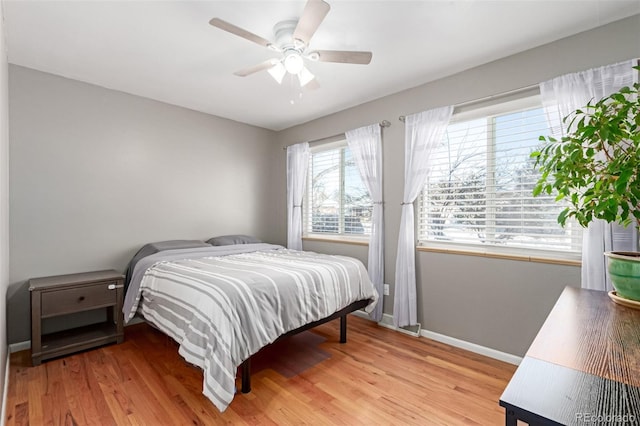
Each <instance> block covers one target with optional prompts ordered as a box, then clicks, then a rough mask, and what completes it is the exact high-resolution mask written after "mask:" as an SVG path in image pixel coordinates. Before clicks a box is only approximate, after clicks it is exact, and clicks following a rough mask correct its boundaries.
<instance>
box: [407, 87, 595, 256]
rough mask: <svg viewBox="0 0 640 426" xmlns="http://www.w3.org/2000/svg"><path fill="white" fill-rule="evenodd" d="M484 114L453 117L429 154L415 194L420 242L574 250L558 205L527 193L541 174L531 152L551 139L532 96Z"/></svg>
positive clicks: (573, 228) (577, 240) (573, 232)
mask: <svg viewBox="0 0 640 426" xmlns="http://www.w3.org/2000/svg"><path fill="white" fill-rule="evenodd" d="M516 105H517V108H516ZM487 110H490V111H489V113H488V112H487V111H486V110H485V111H484V112H483V111H480V113H476V114H469V113H467V114H466V117H460V116H456V115H454V117H453V119H452V122H451V123H450V124H449V126H448V128H447V131H446V134H445V136H444V137H443V139H442V141H441V142H440V144H439V146H438V147H437V148H436V150H435V151H434V153H433V155H432V157H431V171H430V174H429V177H428V180H427V182H426V184H425V186H424V188H423V190H422V193H421V196H420V209H419V210H420V213H419V240H420V242H421V243H426V242H434V241H437V242H450V243H460V244H467V245H481V246H485V247H506V248H522V249H539V250H545V251H554V252H566V253H572V254H577V253H580V249H581V240H582V228H581V227H580V226H579V225H577V224H576V223H569V224H567V226H566V227H565V228H562V227H561V226H560V225H559V224H558V222H557V216H558V213H560V211H561V210H562V209H563V208H564V207H565V204H564V202H556V201H555V196H538V197H535V198H534V197H533V196H532V190H533V187H534V186H535V183H536V182H537V180H538V178H539V176H540V173H539V172H538V171H537V170H535V169H534V164H535V160H533V159H531V158H530V157H529V155H530V154H531V152H533V151H535V150H537V149H538V148H539V146H540V144H541V143H543V142H541V141H540V140H539V136H540V135H548V134H549V130H548V125H547V121H546V118H545V114H544V111H543V109H542V106H541V105H540V101H539V100H538V97H535V98H531V99H527V100H524V101H523V100H519V101H518V102H515V103H514V102H508V103H505V104H504V105H493V106H492V107H491V108H488V109H487ZM470 115H471V116H472V117H469V116H470ZM478 115H479V116H478Z"/></svg>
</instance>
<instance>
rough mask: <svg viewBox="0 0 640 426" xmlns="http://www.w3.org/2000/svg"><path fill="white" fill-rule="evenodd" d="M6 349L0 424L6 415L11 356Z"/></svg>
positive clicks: (1, 424) (0, 424) (2, 423)
mask: <svg viewBox="0 0 640 426" xmlns="http://www.w3.org/2000/svg"><path fill="white" fill-rule="evenodd" d="M9 354H10V353H9V351H7V365H6V367H5V369H4V389H3V390H2V418H0V426H4V425H5V418H6V417H7V392H9V366H10V365H11V356H10V355H9Z"/></svg>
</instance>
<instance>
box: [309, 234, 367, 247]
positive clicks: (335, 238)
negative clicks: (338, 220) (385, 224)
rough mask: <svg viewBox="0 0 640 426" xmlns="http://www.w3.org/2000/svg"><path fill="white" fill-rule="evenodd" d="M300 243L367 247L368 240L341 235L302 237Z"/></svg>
mask: <svg viewBox="0 0 640 426" xmlns="http://www.w3.org/2000/svg"><path fill="white" fill-rule="evenodd" d="M302 241H318V242H323V243H340V244H353V245H357V246H368V245H369V239H368V238H354V237H345V236H342V235H304V236H303V237H302Z"/></svg>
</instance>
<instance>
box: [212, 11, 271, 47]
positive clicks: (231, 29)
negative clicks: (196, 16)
mask: <svg viewBox="0 0 640 426" xmlns="http://www.w3.org/2000/svg"><path fill="white" fill-rule="evenodd" d="M209 24H211V25H213V26H214V27H217V28H220V29H221V30H224V31H226V32H228V33H231V34H235V35H237V36H239V37H242V38H244V39H247V40H249V41H252V42H254V43H256V44H259V45H260V46H264V47H269V46H271V44H272V43H271V42H270V41H269V40H267V39H265V38H262V37H260V36H259V35H255V34H254V33H252V32H249V31H247V30H245V29H242V28H240V27H236V26H235V25H233V24H230V23H229V22H227V21H223V20H222V19H220V18H213V19H212V20H210V21H209Z"/></svg>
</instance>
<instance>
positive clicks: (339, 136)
mask: <svg viewBox="0 0 640 426" xmlns="http://www.w3.org/2000/svg"><path fill="white" fill-rule="evenodd" d="M378 124H379V125H380V127H390V126H391V122H390V121H389V120H382V121H381V122H379V123H378ZM344 137H345V135H344V133H340V134H337V135H333V136H327V137H326V138H320V139H316V140H313V141H309V143H320V142H329V141H334V140H339V139H344ZM292 145H295V143H293V144H291V145H287V146H284V147H282V149H284V150H286V149H287V148H289V147H290V146H292Z"/></svg>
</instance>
